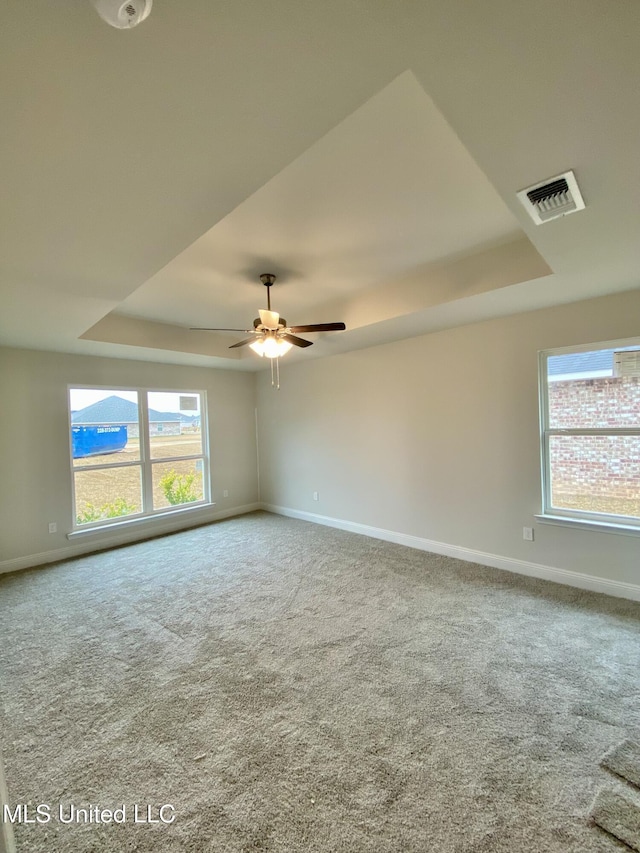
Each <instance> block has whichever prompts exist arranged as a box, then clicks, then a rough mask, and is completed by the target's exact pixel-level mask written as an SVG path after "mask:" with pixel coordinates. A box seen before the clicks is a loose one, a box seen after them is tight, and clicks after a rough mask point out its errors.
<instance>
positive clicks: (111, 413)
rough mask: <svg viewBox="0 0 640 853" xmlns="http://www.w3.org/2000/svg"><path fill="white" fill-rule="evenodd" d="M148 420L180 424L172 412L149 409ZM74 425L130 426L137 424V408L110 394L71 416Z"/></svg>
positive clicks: (129, 402) (178, 416) (178, 418)
mask: <svg viewBox="0 0 640 853" xmlns="http://www.w3.org/2000/svg"><path fill="white" fill-rule="evenodd" d="M149 420H150V421H151V422H153V423H157V422H162V423H180V415H177V414H174V413H173V412H157V411H156V410H155V409H149ZM71 421H72V423H74V424H130V423H137V422H138V406H137V403H133V402H132V401H131V400H125V399H124V397H118V396H117V394H112V395H111V397H107V398H106V399H104V400H100V401H99V402H97V403H92V404H91V405H90V406H86V407H85V408H84V409H80V410H79V411H77V412H74V413H73V414H72V416H71Z"/></svg>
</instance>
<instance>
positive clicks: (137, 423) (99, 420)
mask: <svg viewBox="0 0 640 853" xmlns="http://www.w3.org/2000/svg"><path fill="white" fill-rule="evenodd" d="M204 400H205V397H204V392H198V391H190V392H184V391H180V392H174V391H147V390H142V389H136V390H133V389H100V388H77V387H73V388H69V412H70V421H71V423H70V449H71V463H72V474H73V498H74V527H75V528H76V529H77V528H83V529H84V528H86V527H88V526H91V525H94V526H98V525H103V524H109V523H117V521H118V520H122V519H124V518H131V517H135V516H140V517H144V516H151V515H154V514H156V513H158V512H166V511H167V510H170V509H174V508H176V509H177V508H180V507H182V508H189V507H193V506H200V505H202V504H203V503H208V502H209V482H208V476H207V472H208V464H207V454H206V449H207V448H206V429H205V428H204V427H205V424H204V409H205V405H204Z"/></svg>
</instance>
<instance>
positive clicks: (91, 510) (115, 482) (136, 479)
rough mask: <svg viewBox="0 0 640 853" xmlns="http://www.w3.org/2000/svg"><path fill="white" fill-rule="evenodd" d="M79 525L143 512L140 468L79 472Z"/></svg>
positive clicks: (77, 474)
mask: <svg viewBox="0 0 640 853" xmlns="http://www.w3.org/2000/svg"><path fill="white" fill-rule="evenodd" d="M74 480H75V490H76V524H89V523H91V522H92V521H100V520H103V519H107V518H119V517H121V516H126V515H133V514H135V513H137V512H141V511H142V498H141V494H142V493H141V484H140V466H139V465H132V466H130V467H126V468H102V469H99V470H97V471H76V473H75V474H74Z"/></svg>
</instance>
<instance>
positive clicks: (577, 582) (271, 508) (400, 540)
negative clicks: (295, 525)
mask: <svg viewBox="0 0 640 853" xmlns="http://www.w3.org/2000/svg"><path fill="white" fill-rule="evenodd" d="M262 509H264V510H266V511H267V512H273V513H276V514H277V515H286V516H288V517H289V518H299V519H301V520H302V521H311V522H313V523H314V524H323V525H325V526H326V527H337V528H338V529H339V530H348V531H349V532H350V533H359V534H361V535H362V536H371V537H372V538H374V539H383V540H384V541H385V542H395V543H396V545H406V546H407V547H408V548H417V549H418V550H419V551H431V553H433V554H442V555H443V556H445V557H455V558H456V559H458V560H465V561H466V562H470V563H480V565H482V566H491V567H492V568H494V569H503V570H504V571H507V572H514V573H515V574H518V575H527V576H529V577H533V578H541V579H542V580H547V581H553V582H554V583H561V584H564V585H565V586H575V587H577V588H578V589H588V590H591V591H592V592H602V593H604V594H605V595H613V596H616V597H617V598H629V599H631V600H632V601H640V586H638V585H636V584H632V583H623V582H622V581H614V580H609V579H608V578H600V577H596V576H594V575H586V574H583V573H582V572H573V571H570V570H568V569H557V568H554V567H553V566H542V565H540V564H539V563H530V562H528V561H526V560H516V559H514V558H512V557H500V556H498V555H497V554H487V553H485V552H484V551H475V550H473V549H472V548H462V547H460V546H459V545H448V544H446V543H444V542H436V541H434V540H433V539H422V538H421V537H419V536H410V535H409V534H407V533H396V532H395V531H393V530H385V529H384V528H382V527H370V526H369V525H368V524H358V523H357V522H355V521H343V520H342V519H340V518H330V517H329V516H326V515H318V514H316V513H314V512H301V511H300V510H297V509H290V508H289V507H284V506H275V505H274V504H267V503H263V504H262Z"/></svg>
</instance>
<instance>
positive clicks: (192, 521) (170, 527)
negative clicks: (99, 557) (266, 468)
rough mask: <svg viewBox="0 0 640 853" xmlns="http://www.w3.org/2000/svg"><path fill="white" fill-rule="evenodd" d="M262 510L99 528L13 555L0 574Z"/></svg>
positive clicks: (240, 508) (0, 565)
mask: <svg viewBox="0 0 640 853" xmlns="http://www.w3.org/2000/svg"><path fill="white" fill-rule="evenodd" d="M258 509H262V505H261V504H259V503H252V504H245V505H244V506H237V507H234V508H233V509H226V510H218V511H212V512H198V513H197V515H195V514H194V515H187V514H186V513H185V514H182V515H181V516H180V517H179V518H173V519H171V520H170V521H167V520H165V521H162V520H161V519H150V524H149V526H148V527H137V528H135V529H129V530H122V529H120V530H117V529H114V530H110V531H101V532H100V534H97V535H96V537H95V538H91V539H88V538H87V539H83V540H82V541H81V542H78V544H74V545H67V546H65V547H64V548H55V549H54V550H52V551H42V552H41V553H39V554H28V555H27V556H25V557H16V558H14V559H13V560H3V561H2V562H0V574H4V573H5V572H17V571H20V570H21V569H30V568H33V567H34V566H43V565H45V564H46V563H57V562H59V561H60V560H69V559H71V558H73V557H81V556H82V555H83V554H91V553H94V552H95V551H104V550H105V549H106V548H114V547H116V546H118V545H128V544H129V543H133V542H140V541H142V540H144V539H152V538H154V537H155V536H164V535H165V534H166V533H177V532H179V531H180V530H188V529H189V528H190V527H200V526H201V525H203V524H208V523H209V522H211V521H220V520H221V519H223V518H232V517H233V516H236V515H245V514H246V513H248V512H255V511H256V510H258Z"/></svg>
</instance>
